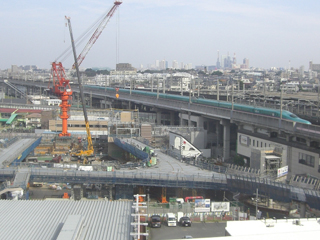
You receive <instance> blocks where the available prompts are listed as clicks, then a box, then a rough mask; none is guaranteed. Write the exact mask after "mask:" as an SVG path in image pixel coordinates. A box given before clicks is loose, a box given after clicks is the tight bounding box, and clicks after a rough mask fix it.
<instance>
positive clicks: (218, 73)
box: [211, 71, 223, 76]
mask: <svg viewBox="0 0 320 240" xmlns="http://www.w3.org/2000/svg"><path fill="white" fill-rule="evenodd" d="M211 75H217V76H222V75H223V73H222V72H220V71H214V72H213V73H212V74H211Z"/></svg>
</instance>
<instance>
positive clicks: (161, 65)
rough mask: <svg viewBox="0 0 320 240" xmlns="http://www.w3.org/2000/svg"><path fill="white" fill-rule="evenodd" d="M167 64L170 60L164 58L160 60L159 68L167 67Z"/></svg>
mask: <svg viewBox="0 0 320 240" xmlns="http://www.w3.org/2000/svg"><path fill="white" fill-rule="evenodd" d="M167 66H168V62H167V61H166V60H162V61H160V63H159V69H162V70H163V69H167Z"/></svg>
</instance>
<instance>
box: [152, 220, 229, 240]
mask: <svg viewBox="0 0 320 240" xmlns="http://www.w3.org/2000/svg"><path fill="white" fill-rule="evenodd" d="M225 227H226V223H192V226H191V227H181V226H177V227H167V226H165V225H164V224H163V225H162V227H161V228H151V231H150V235H151V240H164V239H181V238H182V237H183V236H185V235H191V236H192V237H193V238H205V237H223V236H225Z"/></svg>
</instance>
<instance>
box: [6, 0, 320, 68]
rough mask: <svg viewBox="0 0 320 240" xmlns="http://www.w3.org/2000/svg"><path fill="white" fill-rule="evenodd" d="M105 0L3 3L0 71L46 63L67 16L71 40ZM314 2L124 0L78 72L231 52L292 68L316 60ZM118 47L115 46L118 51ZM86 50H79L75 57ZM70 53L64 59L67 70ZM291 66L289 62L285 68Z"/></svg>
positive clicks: (207, 59)
mask: <svg viewBox="0 0 320 240" xmlns="http://www.w3.org/2000/svg"><path fill="white" fill-rule="evenodd" d="M113 2H114V1H113V0H107V1H99V0H96V1H86V0H81V1H74V0H73V1H67V2H66V1H61V0H57V1H36V0H31V1H27V2H26V1H17V0H13V1H3V2H2V4H1V5H2V6H1V9H0V21H1V29H2V34H1V47H0V55H1V58H0V69H6V68H10V66H11V65H12V64H15V65H28V64H32V65H38V67H40V68H50V67H51V66H50V63H51V62H52V61H55V59H56V58H57V57H58V56H59V55H60V54H61V53H62V52H63V51H64V50H65V49H66V48H67V47H68V46H69V45H70V36H69V30H68V28H66V26H65V16H69V17H71V24H72V27H73V34H74V36H75V38H77V37H78V36H80V35H81V34H82V33H83V32H85V30H86V29H88V28H89V27H90V26H91V25H92V24H93V23H94V22H95V21H96V20H97V19H98V18H100V17H101V16H102V15H103V13H106V12H108V11H109V10H110V8H111V7H112V5H113ZM319 9H320V2H318V1H311V0H306V1H303V2H302V1H296V0H294V1H285V0H280V1H275V0H272V1H250V0H247V1H241V3H240V2H239V1H236V0H229V1H225V0H224V1H216V0H197V1H196V0H185V1H182V0H176V1H170V0H162V1H156V0H147V1H146V0H144V1H143V0H124V1H123V3H122V4H121V5H120V7H119V8H118V10H117V11H116V13H115V15H114V16H113V18H111V20H110V22H109V23H108V25H107V26H106V28H105V29H104V31H103V32H102V34H101V36H100V38H99V39H98V40H97V42H96V43H95V45H94V46H93V47H92V49H91V50H90V52H89V53H88V55H87V57H86V59H85V60H84V61H83V63H82V65H81V67H82V68H89V67H110V68H115V65H116V63H117V54H116V53H117V49H118V62H128V63H131V64H132V65H133V66H134V67H140V65H141V64H143V66H144V67H147V65H148V64H154V63H155V60H164V59H165V60H166V61H168V63H169V67H170V66H171V64H172V61H173V60H177V61H178V62H184V63H192V65H193V66H196V65H215V64H216V61H217V50H219V52H220V55H227V54H228V52H229V54H230V56H233V54H234V53H236V56H237V62H238V63H239V62H241V61H242V60H243V59H244V58H248V59H250V66H253V67H261V68H270V67H283V68H288V67H289V66H290V67H295V68H298V67H300V66H302V65H304V66H305V67H306V68H307V67H308V63H309V61H310V60H312V61H313V62H314V63H319V62H320V46H319V40H320V34H319V30H318V29H320V28H319V25H320V16H319V14H318V12H319ZM117 46H118V47H117ZM83 47H84V45H82V46H81V45H80V46H79V47H78V48H77V53H78V54H79V53H80V52H81V51H82V49H83ZM72 59H73V58H72V56H71V55H70V56H69V57H68V58H67V59H66V61H64V62H63V64H64V66H65V67H66V68H68V67H71V65H72ZM289 62H290V63H289Z"/></svg>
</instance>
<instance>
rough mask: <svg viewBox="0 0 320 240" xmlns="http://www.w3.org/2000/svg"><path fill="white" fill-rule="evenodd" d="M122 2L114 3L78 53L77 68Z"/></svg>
mask: <svg viewBox="0 0 320 240" xmlns="http://www.w3.org/2000/svg"><path fill="white" fill-rule="evenodd" d="M121 3H122V2H121V1H115V2H114V5H113V7H112V8H111V9H110V11H109V12H108V14H107V15H106V16H105V17H104V18H103V20H102V21H101V23H100V24H99V26H98V27H97V29H96V30H95V32H94V33H93V34H92V36H91V38H90V40H89V41H88V43H87V45H86V46H85V47H84V49H83V50H82V52H81V53H80V55H79V57H78V58H77V60H78V64H79V66H80V65H81V63H82V61H83V60H84V58H85V57H86V55H87V54H88V52H89V50H90V49H91V47H92V45H93V44H94V43H95V42H96V41H97V39H98V38H99V36H100V34H101V33H102V31H103V29H104V28H105V27H106V25H107V24H108V22H109V21H110V19H111V17H112V16H113V14H114V12H115V11H116V10H117V8H118V7H119V6H120V4H121ZM72 68H75V63H74V64H73V66H72Z"/></svg>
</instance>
